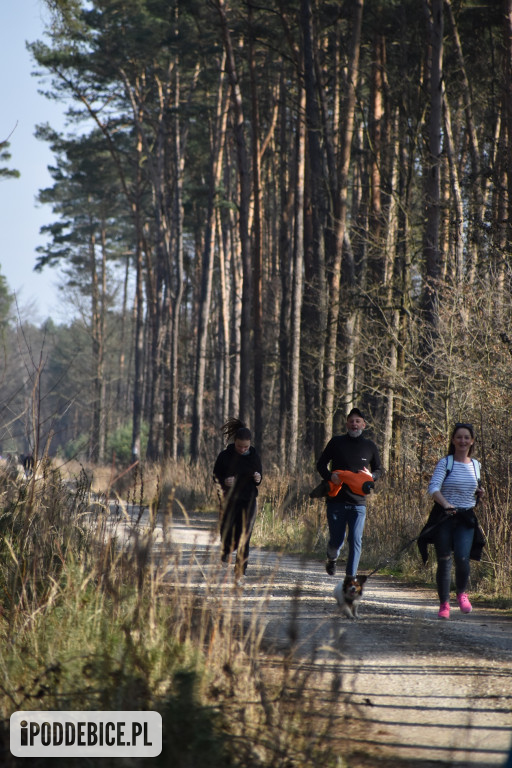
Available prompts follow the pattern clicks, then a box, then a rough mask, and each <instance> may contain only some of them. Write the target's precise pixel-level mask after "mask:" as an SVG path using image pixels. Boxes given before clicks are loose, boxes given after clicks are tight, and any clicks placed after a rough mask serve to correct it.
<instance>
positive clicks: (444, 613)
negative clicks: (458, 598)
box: [437, 603, 450, 619]
mask: <svg viewBox="0 0 512 768" xmlns="http://www.w3.org/2000/svg"><path fill="white" fill-rule="evenodd" d="M437 616H438V618H439V619H449V618H450V603H441V605H440V606H439V613H438V614H437Z"/></svg>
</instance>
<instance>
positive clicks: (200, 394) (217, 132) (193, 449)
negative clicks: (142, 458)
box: [190, 55, 228, 461]
mask: <svg viewBox="0 0 512 768" xmlns="http://www.w3.org/2000/svg"><path fill="white" fill-rule="evenodd" d="M224 63H225V55H224V56H223V57H222V63H221V68H220V71H221V77H220V82H219V90H218V95H217V115H216V125H215V129H214V142H213V146H212V149H211V167H210V189H209V194H208V214H207V219H206V227H205V235H204V249H203V259H202V268H201V289H200V295H199V307H198V321H197V347H196V375H195V379H194V402H193V410H192V430H191V437H190V458H191V460H192V461H197V460H198V458H199V455H200V441H201V438H202V434H203V421H204V385H205V375H206V347H207V340H208V324H209V318H210V304H211V293H212V278H213V264H214V256H215V229H216V212H215V201H216V194H217V190H218V188H219V187H220V183H221V179H222V164H223V160H224V142H225V134H226V125H227V115H228V109H227V105H226V103H225V98H224Z"/></svg>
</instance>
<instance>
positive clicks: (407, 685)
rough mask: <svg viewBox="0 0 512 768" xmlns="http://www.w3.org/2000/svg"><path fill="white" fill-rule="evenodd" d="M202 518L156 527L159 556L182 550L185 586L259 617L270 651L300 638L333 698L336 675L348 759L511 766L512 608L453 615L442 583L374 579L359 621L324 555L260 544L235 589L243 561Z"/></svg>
mask: <svg viewBox="0 0 512 768" xmlns="http://www.w3.org/2000/svg"><path fill="white" fill-rule="evenodd" d="M196 515H197V513H194V517H193V518H192V519H190V520H189V521H185V520H183V519H180V520H174V521H173V523H172V526H171V529H170V537H169V536H165V537H163V536H162V535H161V529H160V528H159V527H158V525H157V529H156V531H155V533H154V545H153V548H154V552H155V553H158V552H159V551H160V552H162V554H164V552H165V554H168V553H169V551H170V550H172V552H173V555H174V557H176V553H177V552H178V554H179V558H180V560H179V562H180V567H179V569H178V572H179V573H180V574H182V578H183V583H184V584H185V583H186V584H188V586H189V587H191V588H193V589H194V590H197V591H198V592H199V593H200V592H201V591H202V590H204V594H205V598H206V599H211V596H212V587H213V589H214V590H217V591H222V594H223V595H225V596H227V597H225V598H224V600H225V599H228V600H229V601H231V602H232V606H235V607H236V609H237V610H238V611H240V612H241V613H242V614H243V615H245V616H246V618H247V621H248V622H249V621H250V620H252V621H254V616H255V613H256V615H257V621H258V622H259V624H260V626H261V627H262V632H263V638H264V648H265V649H266V652H268V655H269V659H271V658H272V657H274V658H275V657H276V655H279V654H283V653H290V650H291V648H292V646H293V654H294V658H295V659H296V662H297V663H299V664H300V663H301V660H302V663H304V665H307V666H308V668H309V669H311V668H312V667H314V669H315V670H316V671H317V672H318V675H317V676H316V678H315V679H318V680H324V681H325V695H326V696H327V695H329V690H328V689H329V688H331V689H332V680H333V676H334V677H336V678H337V680H338V694H339V696H338V701H341V703H342V711H341V713H340V719H339V723H338V725H337V726H336V731H337V735H338V736H339V737H340V738H341V737H342V744H343V755H342V757H343V762H341V765H343V766H345V765H347V766H349V768H367V767H370V766H371V767H372V768H375V767H376V766H379V768H380V767H381V766H382V767H383V768H384V766H385V767H386V768H388V766H389V767H391V766H394V767H400V766H403V767H405V766H407V768H420V767H421V768H430V766H454V767H457V768H466V767H467V768H480V766H482V768H483V767H484V766H502V765H504V763H505V761H506V757H507V754H508V751H509V749H510V746H511V737H512V613H511V611H510V610H498V609H493V608H490V607H489V606H486V605H484V604H479V603H478V602H476V603H475V602H474V603H473V612H472V613H471V614H468V615H463V614H462V613H461V612H460V611H459V609H458V606H456V604H454V603H455V600H453V601H452V602H453V604H452V612H451V616H450V619H449V620H448V621H443V620H440V619H438V618H437V610H438V604H437V595H436V594H435V592H434V591H433V590H432V589H425V588H418V587H411V586H407V585H404V584H403V583H401V582H400V581H399V580H398V579H395V578H393V577H390V576H380V575H373V576H371V578H370V579H369V580H368V582H367V585H366V590H365V594H364V598H363V601H362V603H361V606H360V610H359V618H358V619H357V620H350V619H348V618H346V617H345V616H343V615H342V613H341V611H340V609H339V607H338V605H337V603H336V601H335V600H334V597H333V588H334V586H335V584H336V582H337V580H338V577H337V576H336V577H331V576H328V575H327V574H326V572H325V570H324V564H323V562H319V561H316V560H309V559H303V558H299V557H294V556H289V555H279V554H277V553H274V552H268V551H264V550H258V549H256V548H252V549H251V554H250V560H249V568H248V571H247V575H246V577H245V579H244V581H243V584H242V585H236V584H235V582H234V578H233V568H232V567H229V568H225V567H222V566H220V565H219V546H218V538H217V531H216V521H215V519H214V517H212V516H207V515H202V516H200V517H197V516H196ZM141 522H142V523H144V522H145V520H144V517H143V519H142V521H141ZM162 550H163V551H162ZM339 571H340V569H339ZM341 571H342V569H341ZM342 575H343V573H342V572H341V573H339V576H340V578H341V576H342ZM180 578H181V577H180ZM312 679H313V677H312ZM328 681H330V682H328ZM320 687H321V683H320ZM318 693H319V695H322V694H321V691H319V692H318Z"/></svg>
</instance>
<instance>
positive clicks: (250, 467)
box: [213, 443, 263, 502]
mask: <svg viewBox="0 0 512 768" xmlns="http://www.w3.org/2000/svg"><path fill="white" fill-rule="evenodd" d="M255 472H259V473H260V475H263V470H262V468H261V459H260V457H259V456H258V454H257V452H256V449H255V448H254V446H252V445H251V447H250V448H249V453H247V454H246V455H242V454H240V453H237V452H236V450H235V444H234V443H230V444H229V445H228V446H227V448H225V449H224V450H223V451H221V452H220V453H219V455H218V456H217V460H216V462H215V466H214V467H213V474H214V477H215V478H216V479H217V480H218V481H219V483H220V484H221V486H222V489H223V491H224V493H225V494H227V493H229V494H230V497H231V498H232V499H233V500H236V501H237V502H238V501H241V502H250V501H252V500H253V499H255V498H256V496H257V495H258V488H257V485H259V483H256V482H255V480H254V478H253V475H254V473H255ZM226 477H234V478H235V483H234V485H233V486H232V487H231V488H226V486H225V485H224V480H225V479H226ZM260 482H261V480H260Z"/></svg>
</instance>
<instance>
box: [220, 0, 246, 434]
mask: <svg viewBox="0 0 512 768" xmlns="http://www.w3.org/2000/svg"><path fill="white" fill-rule="evenodd" d="M214 1H215V7H216V8H217V11H218V13H219V17H220V22H221V28H222V39H223V43H224V48H225V51H226V70H227V73H228V78H229V82H230V85H231V91H232V96H233V107H234V112H235V141H236V149H237V165H238V181H239V193H240V198H239V200H240V203H239V211H238V215H239V232H240V248H241V253H242V265H243V285H242V307H241V309H242V316H241V328H240V367H241V370H240V410H239V416H240V418H241V419H242V421H244V422H246V423H247V422H249V420H250V402H251V398H250V392H251V386H250V385H251V358H252V344H251V320H252V259H251V243H250V237H249V208H250V199H251V188H250V174H249V158H248V152H247V144H246V140H245V130H244V111H243V102H242V91H241V88H240V82H239V78H238V73H237V68H236V62H235V54H234V51H233V44H232V41H231V33H230V31H229V25H228V20H227V4H226V3H225V2H224V0H214Z"/></svg>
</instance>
